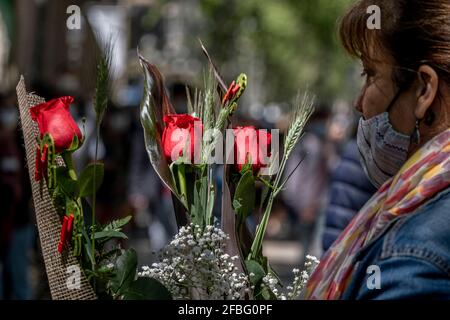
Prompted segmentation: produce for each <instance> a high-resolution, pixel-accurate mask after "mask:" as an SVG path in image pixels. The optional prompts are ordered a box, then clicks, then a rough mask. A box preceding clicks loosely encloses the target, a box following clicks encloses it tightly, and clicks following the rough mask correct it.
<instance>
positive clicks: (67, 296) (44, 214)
mask: <svg viewBox="0 0 450 320" xmlns="http://www.w3.org/2000/svg"><path fill="white" fill-rule="evenodd" d="M16 90H17V99H18V102H19V111H20V122H21V125H22V130H23V137H24V140H25V149H26V154H27V163H28V172H29V174H30V180H31V188H32V192H33V202H34V208H35V213H36V221H37V227H38V231H39V239H40V242H41V247H42V253H43V255H44V263H45V269H46V272H47V277H48V282H49V286H50V291H51V295H52V299H55V300H91V299H96V295H95V293H94V291H93V290H92V287H91V286H90V284H89V282H88V280H87V279H86V277H85V275H84V273H83V271H82V270H81V268H80V266H79V264H78V261H77V259H76V258H75V257H74V256H73V255H72V254H71V253H70V252H68V251H69V250H65V252H64V254H63V255H61V254H60V253H59V252H58V249H57V248H58V242H59V236H60V230H61V222H60V218H59V216H58V214H57V212H56V209H55V207H54V206H53V203H52V200H51V198H50V195H49V193H48V191H47V188H46V186H45V185H44V186H43V187H41V186H40V183H39V182H36V181H35V180H34V170H35V157H36V145H37V144H36V137H37V136H38V134H39V129H38V126H37V124H36V123H35V122H34V121H33V120H32V119H31V116H30V113H29V111H28V110H29V108H30V107H32V106H34V105H36V104H38V103H42V102H44V101H45V100H44V99H43V98H41V97H39V96H37V95H34V94H31V93H27V91H26V87H25V80H24V78H23V76H21V77H20V81H19V83H18V84H17V87H16ZM60 161H61V160H60ZM59 163H60V164H61V162H59ZM44 184H45V182H44ZM78 276H79V277H80V278H79V282H78V281H77V280H78V279H77V277H78ZM78 284H79V286H78Z"/></svg>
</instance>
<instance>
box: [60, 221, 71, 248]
mask: <svg viewBox="0 0 450 320" xmlns="http://www.w3.org/2000/svg"><path fill="white" fill-rule="evenodd" d="M68 223H69V218H68V217H67V216H64V218H63V223H62V227H61V234H60V236H59V243H58V251H59V253H62V251H63V249H64V246H65V244H66V241H67V225H68Z"/></svg>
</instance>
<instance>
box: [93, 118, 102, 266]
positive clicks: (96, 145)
mask: <svg viewBox="0 0 450 320" xmlns="http://www.w3.org/2000/svg"><path fill="white" fill-rule="evenodd" d="M96 129H97V130H96V133H95V154H94V178H93V181H94V185H93V188H94V190H93V195H92V217H91V219H92V221H91V242H92V244H91V249H92V257H93V258H94V259H93V263H94V266H95V239H94V234H95V204H96V202H97V201H96V200H97V195H96V194H97V192H96V189H97V188H96V181H95V180H96V176H97V174H96V169H97V154H98V140H99V137H100V124H97V128H96Z"/></svg>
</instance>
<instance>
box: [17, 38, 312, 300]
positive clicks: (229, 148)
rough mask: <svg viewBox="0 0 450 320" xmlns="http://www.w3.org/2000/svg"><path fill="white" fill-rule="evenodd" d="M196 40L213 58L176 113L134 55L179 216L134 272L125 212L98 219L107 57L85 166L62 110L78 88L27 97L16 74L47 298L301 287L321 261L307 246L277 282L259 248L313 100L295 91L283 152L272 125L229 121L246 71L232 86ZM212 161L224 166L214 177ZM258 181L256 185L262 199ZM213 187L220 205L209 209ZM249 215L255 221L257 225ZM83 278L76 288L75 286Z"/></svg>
mask: <svg viewBox="0 0 450 320" xmlns="http://www.w3.org/2000/svg"><path fill="white" fill-rule="evenodd" d="M202 49H203V52H204V53H205V54H206V56H207V58H208V60H209V65H210V68H209V72H208V73H207V74H206V75H205V81H204V89H203V91H195V93H194V95H193V96H192V94H191V92H190V91H189V90H187V100H188V114H176V113H175V110H174V108H173V106H172V104H171V103H170V100H169V98H168V96H167V94H166V90H165V87H164V82H163V78H162V75H161V73H160V72H159V70H158V69H157V67H156V66H155V65H153V64H151V63H150V62H149V61H147V60H146V59H145V58H144V57H142V56H141V55H140V54H139V60H140V63H141V66H142V69H143V72H144V92H143V98H142V102H141V107H140V118H141V123H142V126H143V130H144V137H145V148H146V150H147V152H148V155H149V158H150V162H151V164H152V166H153V168H154V169H155V171H156V172H157V174H158V175H159V177H160V179H161V180H162V181H163V182H164V184H165V185H166V186H167V187H168V188H169V189H170V191H171V193H172V198H173V204H174V211H175V217H176V221H177V224H178V227H179V232H178V234H177V235H176V236H175V238H174V239H173V240H172V241H171V242H170V243H169V244H168V245H167V246H166V247H165V248H164V249H163V250H162V251H161V253H160V261H159V262H157V263H155V264H153V265H152V266H151V267H149V266H144V267H142V269H141V271H140V272H137V266H138V262H137V254H136V252H135V250H134V249H132V248H129V249H127V250H125V249H123V248H121V241H122V240H123V239H126V238H127V236H126V235H125V234H124V233H123V231H122V229H123V227H124V226H125V225H126V224H127V223H128V222H129V220H130V218H131V217H126V218H123V219H119V220H114V221H112V222H110V223H108V224H106V225H100V224H99V223H98V222H97V221H96V214H95V213H96V191H97V189H98V188H99V186H100V185H101V183H102V180H103V165H102V164H101V163H99V162H98V161H97V146H98V139H99V135H100V124H101V122H102V119H103V116H104V113H105V111H106V109H107V103H108V88H109V65H110V56H109V55H108V54H106V55H104V56H102V57H101V59H100V61H99V64H98V68H97V86H96V94H95V97H94V109H95V114H96V122H95V123H96V131H95V134H96V136H95V138H96V152H95V157H94V161H93V163H91V164H89V165H87V166H86V167H85V168H84V169H83V170H81V172H80V173H78V172H77V171H76V169H75V166H74V164H73V160H72V155H73V153H74V152H76V151H77V150H78V149H79V147H80V146H81V145H82V144H83V143H84V141H85V136H84V134H83V133H82V130H80V128H79V127H78V125H77V124H76V122H75V121H74V119H73V118H72V116H71V115H70V112H69V107H70V104H71V103H72V102H73V98H72V97H68V96H66V97H60V98H57V99H53V100H50V101H48V102H44V101H43V100H42V99H41V98H38V99H34V98H33V99H31V98H30V97H29V95H28V94H26V91H25V88H24V83H23V78H22V79H21V82H20V83H19V85H18V96H19V107H20V114H21V120H22V123H23V130H24V138H25V145H26V149H27V160H28V163H29V169H30V177H31V178H32V186H33V199H34V202H35V207H36V208H37V210H36V211H37V213H36V214H37V218H38V219H37V220H38V228H39V234H40V238H41V244H42V247H43V253H44V258H45V264H46V269H47V274H48V277H49V282H50V287H51V289H52V296H53V297H54V298H57V299H66V298H69V299H74V298H95V297H98V298H106V299H171V298H175V299H294V298H296V297H298V295H299V293H300V291H301V289H302V287H303V286H304V284H305V282H306V280H307V278H308V274H309V272H311V270H312V269H313V268H314V266H315V265H316V264H317V260H315V258H313V257H308V261H307V263H306V265H305V268H306V269H305V270H304V271H303V272H302V273H300V271H299V270H298V269H294V276H295V277H294V282H293V284H292V285H291V286H288V287H287V291H286V292H281V291H280V286H281V283H280V281H279V279H278V277H277V275H276V273H275V271H274V270H273V269H272V268H271V265H270V263H269V261H268V259H267V258H266V257H265V256H264V254H263V239H264V235H265V232H266V228H267V225H268V222H269V217H270V213H271V209H272V204H273V201H274V199H275V197H276V196H277V195H278V194H279V192H280V191H281V190H282V189H283V187H284V185H285V184H286V182H287V180H288V179H289V177H290V175H291V174H288V175H287V178H283V177H285V176H286V175H284V174H283V172H284V168H285V165H286V161H287V159H288V158H289V156H290V154H291V152H292V150H293V149H294V146H295V145H296V143H297V142H298V141H299V139H300V137H301V135H302V132H303V129H304V127H305V124H306V122H307V120H308V118H309V116H310V115H311V113H312V111H313V99H312V98H311V97H310V96H309V95H308V94H305V95H304V96H303V98H302V99H300V98H299V99H298V101H297V105H296V109H295V112H294V113H293V116H292V122H291V125H290V127H289V129H288V131H287V134H286V138H285V140H284V142H283V148H282V149H283V153H282V157H281V160H279V158H280V157H279V149H280V148H279V135H278V131H277V130H271V132H270V133H269V132H268V131H267V130H264V129H256V128H254V127H234V128H233V127H232V126H231V123H232V116H233V114H234V113H235V112H236V110H237V107H238V102H239V99H240V98H241V96H242V95H243V94H244V92H245V89H246V87H247V76H246V75H245V74H240V75H239V76H238V77H237V78H236V79H235V80H234V81H232V82H231V84H229V85H227V84H226V83H225V81H224V80H223V78H222V77H221V76H220V73H219V71H218V69H217V67H216V66H215V65H214V63H213V62H212V59H211V57H210V56H209V54H208V52H207V51H206V49H205V48H204V46H203V45H202ZM106 52H108V51H106ZM32 97H33V96H32ZM218 171H222V174H221V175H220V176H221V186H220V187H219V188H218V187H217V184H216V183H215V181H216V178H217V172H218ZM258 184H259V185H260V186H262V187H263V192H262V196H261V200H260V201H259V203H257V201H256V199H257V197H256V188H257V185H258ZM219 198H220V200H221V210H220V214H219V215H218V216H215V215H214V212H215V211H214V209H215V207H216V206H217V201H216V200H218V199H219ZM216 211H217V210H216ZM250 217H251V218H252V219H253V220H254V221H257V226H256V230H255V231H254V232H253V231H252V230H251V228H250V226H249V218H250ZM64 269H66V270H64ZM69 269H70V270H71V271H69V272H68V270H69ZM72 271H74V274H72ZM72 280H74V283H73V282H72ZM77 281H78V282H77ZM80 288H81V292H83V294H78V295H74V294H72V293H73V292H77V291H76V290H80Z"/></svg>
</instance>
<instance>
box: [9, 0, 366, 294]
mask: <svg viewBox="0 0 450 320" xmlns="http://www.w3.org/2000/svg"><path fill="white" fill-rule="evenodd" d="M350 3H351V1H350V0H245V1H237V0H227V1H221V0H172V1H163V0H159V1H158V0H118V1H82V0H81V1H67V0H0V141H1V143H0V157H1V158H0V163H1V166H0V169H1V175H0V180H1V192H0V195H1V203H0V210H1V212H0V299H49V298H50V294H49V290H48V286H47V281H46V275H45V268H44V265H43V261H42V257H41V253H40V244H39V239H38V233H37V228H36V225H35V218H34V212H33V204H32V199H31V189H30V185H29V176H28V169H27V167H26V164H25V161H24V159H25V154H24V150H23V141H22V137H21V132H20V129H19V123H18V121H19V119H18V110H17V99H16V94H15V86H16V84H17V82H18V79H19V76H20V75H24V77H25V80H26V83H27V88H28V90H29V91H34V92H36V93H37V94H39V95H41V96H43V97H44V98H46V99H51V98H56V97H59V96H62V95H72V96H74V97H75V103H74V105H73V107H72V108H71V111H72V112H73V115H74V117H75V118H76V119H77V121H79V123H80V125H81V123H82V119H83V118H85V119H86V124H85V130H86V135H87V136H88V137H89V136H91V137H93V134H91V133H92V130H93V129H94V113H93V109H92V98H93V94H94V88H95V77H96V61H97V59H98V57H99V54H100V50H101V49H100V48H102V47H104V45H105V43H106V42H108V41H110V40H111V41H112V42H113V61H112V66H113V73H112V79H113V89H112V90H111V92H112V96H111V97H110V103H109V106H108V108H109V109H108V111H107V114H106V116H105V120H104V122H103V124H102V128H101V141H100V149H99V158H100V160H101V161H103V162H104V163H105V180H104V183H103V185H102V187H101V189H100V191H99V194H98V197H97V201H98V203H97V206H98V214H97V216H98V219H99V220H100V221H101V222H106V221H108V220H111V219H113V218H118V217H124V216H127V215H129V214H132V215H133V220H132V224H131V225H130V226H129V229H128V230H126V232H127V233H128V234H129V235H130V240H129V241H128V245H130V246H133V247H135V248H136V250H137V251H138V254H139V264H140V265H143V264H148V263H151V262H152V261H153V260H154V259H155V254H154V252H155V251H157V250H158V249H160V248H161V247H162V246H164V245H165V244H166V243H167V241H168V240H169V239H170V238H171V237H172V236H173V234H174V233H175V232H176V224H175V221H174V217H173V209H172V202H171V199H170V194H169V192H168V191H167V190H166V189H164V188H163V186H162V185H161V183H160V182H159V179H157V177H156V175H155V173H154V171H153V169H152V167H151V165H150V162H149V160H148V157H147V154H146V152H145V148H144V140H143V134H142V130H141V126H140V122H139V118H138V110H139V103H140V99H141V95H142V92H143V89H142V74H141V69H140V66H139V63H138V59H137V54H136V48H137V47H139V50H140V52H141V53H142V54H143V55H144V56H145V57H146V58H147V59H148V60H150V61H151V62H152V63H154V64H156V65H157V66H158V67H159V69H160V70H161V72H162V74H163V75H164V77H165V80H166V85H167V89H168V92H169V94H170V97H171V100H172V103H173V104H174V106H175V108H176V109H177V111H178V112H180V113H181V112H186V95H185V85H189V86H190V87H199V88H201V87H202V83H203V71H204V70H205V67H207V60H206V59H205V57H204V55H203V54H202V52H201V50H200V45H199V41H198V39H201V40H202V41H203V43H204V44H205V45H206V47H207V48H208V51H209V53H210V54H211V55H212V57H213V59H214V60H215V62H216V64H217V65H218V66H219V69H220V70H221V72H222V75H223V76H224V78H225V79H226V81H227V82H231V80H233V79H234V78H236V76H237V75H238V74H239V73H241V72H244V73H246V74H247V75H248V79H249V81H248V82H249V84H248V88H247V90H246V92H245V94H244V96H243V98H242V99H241V100H240V104H239V108H238V112H237V115H236V117H235V120H234V122H233V124H234V125H244V124H253V125H255V126H257V127H261V128H268V129H270V128H278V129H280V130H281V132H283V131H284V130H285V129H286V126H287V123H288V120H289V110H290V107H291V106H292V102H293V99H294V98H295V96H296V95H297V92H299V91H300V92H301V91H303V90H305V89H306V88H308V89H309V90H310V91H311V92H312V93H314V94H315V95H316V96H317V104H316V112H315V114H314V115H313V117H312V119H311V121H310V123H309V125H308V127H307V130H306V131H307V132H306V134H305V136H304V137H303V139H302V140H301V143H300V144H299V146H298V148H297V150H296V151H295V152H294V155H293V157H292V160H291V163H290V164H288V168H287V172H290V170H291V169H293V168H294V167H295V165H296V164H297V163H298V161H299V159H304V161H303V162H302V165H301V166H300V168H299V169H298V170H297V171H296V172H295V174H294V175H293V176H292V178H291V180H290V182H289V186H288V187H287V190H286V191H285V192H284V193H283V194H282V196H281V197H280V198H279V200H278V201H277V203H276V204H275V206H274V210H273V213H272V216H271V221H270V225H269V229H268V231H267V240H266V243H265V252H266V255H267V256H269V259H271V261H272V263H273V264H274V267H275V269H276V270H277V271H278V272H279V273H280V276H281V277H282V279H290V277H291V274H290V270H291V269H292V268H294V267H297V266H298V265H300V264H301V263H302V261H303V258H304V255H305V254H308V253H309V254H314V255H316V256H318V257H320V256H321V254H322V253H323V252H324V250H325V249H327V248H328V247H329V246H330V245H331V243H332V242H333V241H334V239H335V238H336V237H337V236H338V234H339V232H340V231H341V230H342V229H343V228H344V227H345V225H346V223H348V221H349V220H350V219H351V217H352V215H353V214H354V211H355V210H357V209H358V206H360V205H361V204H362V203H364V202H363V200H364V199H365V198H364V197H368V196H370V193H371V192H373V190H372V189H371V187H370V186H369V185H368V184H367V181H365V180H364V179H365V177H364V174H363V173H362V171H361V168H360V166H359V162H358V159H357V151H356V147H355V140H354V136H355V124H356V123H357V119H358V117H357V115H356V114H355V113H354V111H353V108H352V101H353V99H354V98H355V97H356V95H357V93H358V91H359V88H360V84H361V80H360V76H359V73H360V66H359V65H358V64H357V63H356V61H353V60H351V59H350V58H348V57H346V56H345V53H344V51H343V49H341V48H340V46H339V42H338V40H337V21H338V19H339V17H340V16H341V15H342V14H343V13H344V11H345V9H346V8H347V7H348V5H349V4H350ZM78 18H79V20H77V19H78ZM78 22H79V24H78ZM94 144H95V143H94V141H91V140H90V139H89V138H88V139H87V140H86V143H85V144H84V145H83V147H82V148H81V149H80V150H79V151H78V152H77V153H75V156H76V157H77V159H76V163H77V164H78V165H79V166H80V167H81V166H84V165H85V164H86V163H88V162H89V161H91V160H92V158H93V155H94V148H95V146H94ZM349 179H350V180H352V179H353V180H354V181H348V180H349ZM362 191H364V192H362Z"/></svg>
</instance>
